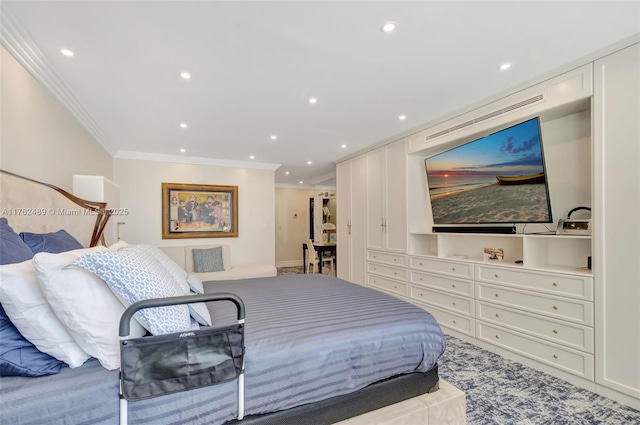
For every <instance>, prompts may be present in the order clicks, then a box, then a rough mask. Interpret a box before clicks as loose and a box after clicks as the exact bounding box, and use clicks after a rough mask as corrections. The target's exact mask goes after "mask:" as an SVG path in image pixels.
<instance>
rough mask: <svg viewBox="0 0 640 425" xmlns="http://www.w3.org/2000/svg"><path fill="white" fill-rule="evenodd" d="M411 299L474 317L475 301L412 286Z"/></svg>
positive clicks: (410, 290) (410, 289)
mask: <svg viewBox="0 0 640 425" xmlns="http://www.w3.org/2000/svg"><path fill="white" fill-rule="evenodd" d="M409 297H410V298H412V299H414V300H416V301H420V302H426V303H429V304H434V305H436V306H439V307H442V308H446V309H447V310H452V311H455V312H458V313H461V314H464V315H467V316H473V299H471V298H465V297H458V296H456V295H451V294H445V293H443V292H439V291H432V290H430V289H425V288H424V287H420V286H415V285H411V287H410V288H409Z"/></svg>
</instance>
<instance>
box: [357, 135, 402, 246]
mask: <svg viewBox="0 0 640 425" xmlns="http://www.w3.org/2000/svg"><path fill="white" fill-rule="evenodd" d="M365 158H366V168H367V187H366V194H367V201H366V206H367V211H366V217H367V248H368V249H376V250H383V251H390V252H398V253H405V252H406V250H407V172H406V170H407V151H406V143H405V141H404V140H401V141H399V142H396V143H392V144H390V145H388V146H385V147H383V148H380V149H376V150H374V151H371V152H369V153H367V154H365Z"/></svg>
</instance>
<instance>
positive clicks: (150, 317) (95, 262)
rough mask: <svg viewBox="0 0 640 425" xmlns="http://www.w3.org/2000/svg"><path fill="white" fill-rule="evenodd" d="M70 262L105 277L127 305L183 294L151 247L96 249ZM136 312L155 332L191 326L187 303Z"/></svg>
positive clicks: (155, 333) (158, 333)
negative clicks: (142, 249)
mask: <svg viewBox="0 0 640 425" xmlns="http://www.w3.org/2000/svg"><path fill="white" fill-rule="evenodd" d="M69 266H78V267H82V268H83V269H85V270H88V271H90V272H91V273H93V274H95V275H97V276H99V277H100V278H102V279H103V280H104V281H105V282H107V284H108V285H109V287H110V288H111V290H112V291H113V292H114V294H115V295H116V297H118V299H120V301H121V302H122V303H123V305H124V306H125V307H128V306H129V305H131V304H133V303H135V302H137V301H141V300H146V299H150V298H166V297H177V296H182V295H184V292H183V291H182V289H181V288H180V286H179V285H178V283H177V282H176V281H175V280H174V279H173V277H172V276H171V274H170V273H169V272H168V271H167V269H166V268H165V267H164V266H163V265H162V264H161V263H160V262H159V261H158V260H156V259H155V258H154V257H153V255H152V254H151V253H150V252H148V251H140V250H131V249H119V250H117V251H103V252H97V253H94V254H87V255H83V256H82V257H80V258H78V259H77V260H75V261H73V262H72V263H71V264H70V265H69ZM69 266H68V267H69ZM136 315H137V316H138V318H139V319H140V320H139V321H140V322H141V324H142V325H143V326H144V327H145V328H146V329H147V330H149V331H150V332H151V333H152V334H154V335H161V334H168V333H174V332H183V331H188V330H191V329H192V327H191V320H190V319H191V317H190V315H189V308H188V307H187V306H186V305H176V306H168V307H156V308H146V309H143V310H140V311H138V312H137V313H136Z"/></svg>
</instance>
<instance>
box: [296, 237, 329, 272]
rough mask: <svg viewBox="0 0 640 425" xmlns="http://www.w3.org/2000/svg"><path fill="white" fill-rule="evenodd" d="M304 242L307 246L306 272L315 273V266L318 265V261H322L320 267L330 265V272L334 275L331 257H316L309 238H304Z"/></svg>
mask: <svg viewBox="0 0 640 425" xmlns="http://www.w3.org/2000/svg"><path fill="white" fill-rule="evenodd" d="M304 244H305V246H306V247H307V264H306V265H307V273H316V270H317V269H316V267H317V266H318V263H319V261H322V267H323V268H324V267H325V266H326V265H331V274H332V275H335V267H334V265H333V264H334V263H333V257H321V258H320V257H318V252H317V251H316V249H315V248H314V246H313V242H311V239H307V240H305V241H304ZM312 270H313V271H312Z"/></svg>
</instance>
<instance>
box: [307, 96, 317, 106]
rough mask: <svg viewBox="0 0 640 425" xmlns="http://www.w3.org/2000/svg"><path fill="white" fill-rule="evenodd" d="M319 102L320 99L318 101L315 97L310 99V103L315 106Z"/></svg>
mask: <svg viewBox="0 0 640 425" xmlns="http://www.w3.org/2000/svg"><path fill="white" fill-rule="evenodd" d="M317 102H318V99H316V98H315V97H310V98H309V103H310V104H312V105H315V104H316V103H317Z"/></svg>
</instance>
